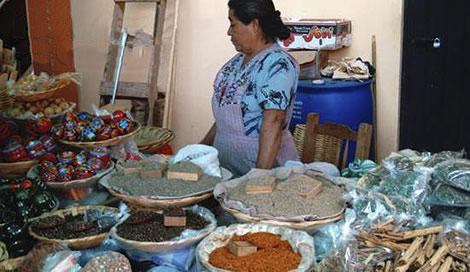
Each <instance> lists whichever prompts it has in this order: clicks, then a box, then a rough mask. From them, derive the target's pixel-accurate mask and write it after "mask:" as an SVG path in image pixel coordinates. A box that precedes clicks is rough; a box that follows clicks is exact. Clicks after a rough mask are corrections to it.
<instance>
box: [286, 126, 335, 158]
mask: <svg viewBox="0 0 470 272" xmlns="http://www.w3.org/2000/svg"><path fill="white" fill-rule="evenodd" d="M305 128H306V125H305V124H297V125H296V126H295V130H294V143H295V147H296V148H297V151H298V152H299V157H300V158H301V159H302V157H303V153H304V138H305ZM315 144H316V145H315V154H314V156H313V161H324V162H329V163H332V164H336V160H337V158H336V150H339V148H340V146H341V144H342V142H341V140H340V139H338V138H335V137H331V136H327V135H321V134H317V135H316V138H315Z"/></svg>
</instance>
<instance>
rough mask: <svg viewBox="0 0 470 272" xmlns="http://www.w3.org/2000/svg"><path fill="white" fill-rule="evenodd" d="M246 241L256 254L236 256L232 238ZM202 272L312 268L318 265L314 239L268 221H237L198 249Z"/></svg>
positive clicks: (276, 271)
mask: <svg viewBox="0 0 470 272" xmlns="http://www.w3.org/2000/svg"><path fill="white" fill-rule="evenodd" d="M231 240H234V241H247V242H250V243H251V244H254V245H255V246H257V251H256V253H253V254H251V255H249V256H243V257H242V256H236V255H234V254H232V253H231V252H230V250H229V249H228V243H229V242H230V241H231ZM196 258H197V261H198V264H199V265H200V269H201V271H214V272H222V271H270V272H284V271H291V270H295V271H311V269H312V268H313V267H314V264H315V250H314V244H313V238H312V237H311V236H310V235H308V234H307V233H306V232H304V231H296V230H292V229H288V228H283V227H276V226H271V225H266V224H234V225H231V226H229V227H219V228H217V229H216V230H215V231H214V232H213V233H211V234H210V235H209V236H207V237H206V238H205V239H204V240H202V242H201V243H200V244H199V245H198V247H197V249H196Z"/></svg>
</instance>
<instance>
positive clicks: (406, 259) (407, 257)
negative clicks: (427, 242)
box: [398, 236, 424, 271]
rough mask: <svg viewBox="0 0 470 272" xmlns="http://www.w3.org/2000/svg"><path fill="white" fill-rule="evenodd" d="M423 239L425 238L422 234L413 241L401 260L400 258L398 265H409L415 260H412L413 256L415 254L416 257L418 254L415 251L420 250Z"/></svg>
mask: <svg viewBox="0 0 470 272" xmlns="http://www.w3.org/2000/svg"><path fill="white" fill-rule="evenodd" d="M423 241H424V238H423V237H422V236H419V237H416V238H415V239H414V240H413V242H412V243H411V245H410V247H409V248H408V249H407V250H406V252H405V254H404V255H403V256H402V257H401V258H400V260H398V265H400V266H401V265H408V267H409V266H410V264H411V263H412V262H414V260H411V257H412V256H414V257H415V259H416V257H417V255H416V254H415V253H416V252H417V251H418V250H420V248H421V244H422V243H423ZM407 269H408V268H407ZM404 271H406V270H404Z"/></svg>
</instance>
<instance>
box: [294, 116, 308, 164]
mask: <svg viewBox="0 0 470 272" xmlns="http://www.w3.org/2000/svg"><path fill="white" fill-rule="evenodd" d="M305 127H306V126H305V124H297V125H295V130H294V143H295V147H296V148H297V151H298V152H299V157H300V158H302V156H303V153H304V152H303V151H304V135H305Z"/></svg>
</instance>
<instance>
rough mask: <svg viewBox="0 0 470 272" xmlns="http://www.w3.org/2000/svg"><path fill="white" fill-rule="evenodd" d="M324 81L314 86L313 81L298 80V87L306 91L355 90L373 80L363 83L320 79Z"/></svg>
mask: <svg viewBox="0 0 470 272" xmlns="http://www.w3.org/2000/svg"><path fill="white" fill-rule="evenodd" d="M322 80H323V81H324V83H323V84H314V83H313V80H311V79H307V80H299V85H298V86H299V87H301V88H308V89H315V88H319V89H328V88H334V89H337V88H357V87H360V86H363V85H370V84H371V82H372V81H373V80H374V79H373V78H370V79H368V80H365V81H362V82H361V81H356V80H334V79H331V78H322Z"/></svg>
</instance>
